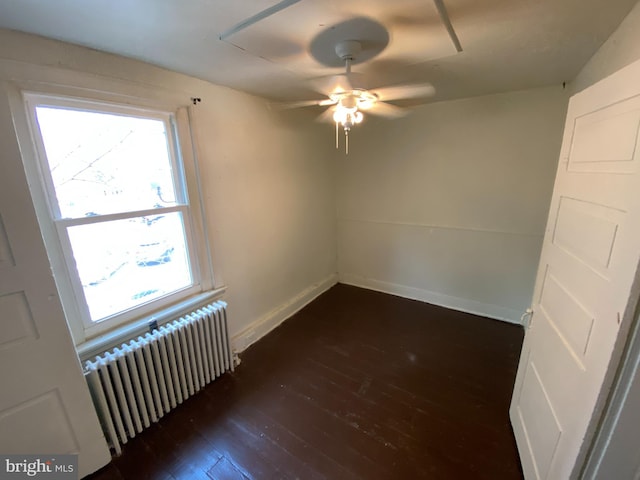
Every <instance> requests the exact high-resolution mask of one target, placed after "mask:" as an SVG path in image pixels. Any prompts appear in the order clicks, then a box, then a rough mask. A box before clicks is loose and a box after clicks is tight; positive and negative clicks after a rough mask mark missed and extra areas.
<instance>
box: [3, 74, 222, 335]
mask: <svg viewBox="0 0 640 480" xmlns="http://www.w3.org/2000/svg"><path fill="white" fill-rule="evenodd" d="M58 90H59V89H58V88H56V87H55V86H52V88H45V89H38V90H29V89H19V90H18V91H16V92H15V93H16V94H17V95H14V96H13V101H12V102H11V103H12V111H13V113H14V121H16V127H17V128H16V131H17V133H18V139H19V141H20V144H21V147H23V162H24V164H25V170H26V172H27V175H28V178H29V179H30V183H31V185H30V188H31V190H32V196H33V198H34V206H35V207H36V213H37V214H38V220H39V223H40V225H41V229H42V231H43V237H44V239H45V244H46V246H47V253H48V255H49V259H50V261H51V265H52V270H53V273H54V277H55V279H56V284H57V286H58V291H59V294H60V298H61V301H62V305H63V308H64V311H65V315H66V317H67V321H68V323H69V326H70V329H71V332H72V335H73V338H74V341H75V343H76V345H79V344H86V342H87V341H89V340H91V342H89V343H92V342H93V343H96V342H97V341H98V342H100V341H102V340H100V339H101V338H102V337H105V338H107V337H109V336H112V337H114V338H121V337H122V334H121V333H118V331H119V330H122V331H124V332H125V334H126V331H127V330H129V331H135V329H134V328H133V326H134V325H135V324H137V325H140V324H145V325H146V323H147V322H148V321H149V320H150V319H160V320H161V319H162V318H164V317H166V316H167V315H173V314H175V312H179V311H183V310H185V309H189V308H190V307H191V306H195V305H196V304H198V303H203V300H204V299H208V298H211V297H212V296H213V295H214V294H216V295H218V294H219V293H221V291H224V289H223V288H222V289H218V290H217V291H215V290H213V289H214V278H213V268H212V260H211V254H210V250H209V245H208V241H207V231H206V224H205V223H204V204H203V199H202V195H201V189H200V185H199V178H198V177H199V175H198V166H197V162H196V159H195V151H194V145H192V136H191V130H190V125H189V123H190V122H189V114H188V111H187V107H184V106H180V105H172V104H168V105H167V104H165V103H164V102H154V101H153V100H150V99H145V98H140V99H138V101H137V102H136V101H132V99H131V97H128V96H127V97H123V96H121V95H118V94H109V93H108V92H95V91H94V92H91V93H92V94H93V95H87V93H88V92H87V90H86V89H82V88H80V89H76V88H73V87H65V88H63V89H62V90H63V92H59V91H58ZM18 98H19V100H20V103H21V107H22V108H21V112H18V114H17V115H16V112H17V110H18V109H17V108H16V107H17V105H16V103H17V100H18ZM36 106H58V107H62V108H74V109H80V110H88V111H98V112H107V113H116V114H118V113H119V114H125V115H129V116H138V117H142V118H154V119H159V120H161V121H163V122H164V123H165V128H166V132H167V137H168V139H169V148H170V150H171V155H170V156H171V161H172V168H173V172H174V184H175V185H176V195H177V199H179V201H180V205H177V206H175V207H167V208H166V209H165V210H164V211H165V212H169V211H179V212H181V213H182V216H183V222H184V228H185V237H186V243H187V249H188V255H189V263H190V268H191V275H192V281H193V283H192V285H191V286H189V287H187V288H184V289H182V290H179V291H176V292H173V293H172V294H169V295H166V296H164V297H161V298H159V299H157V300H152V301H150V302H148V303H145V304H143V305H141V306H138V307H134V308H132V309H130V310H127V311H125V312H123V313H122V314H120V315H117V316H113V317H110V318H108V319H105V320H103V321H100V322H92V321H91V319H90V315H89V312H88V308H87V304H86V302H85V300H84V292H83V289H82V285H81V284H80V280H79V277H78V274H77V271H76V268H75V263H74V260H73V254H72V251H71V245H70V242H69V238H68V235H67V233H66V228H67V227H69V226H72V225H78V224H88V223H95V222H96V221H99V220H100V221H105V220H117V219H119V218H127V217H130V216H131V214H130V213H123V214H119V213H118V214H109V215H101V216H100V217H99V218H96V217H86V218H82V219H73V220H70V219H62V218H60V212H59V211H58V204H57V198H56V196H55V188H54V186H53V182H52V180H51V174H50V170H49V165H48V161H47V158H46V155H45V149H44V144H43V141H42V136H41V134H40V131H39V127H38V122H37V118H36V110H35V108H36ZM27 133H28V134H27ZM178 195H179V196H178ZM142 214H150V215H152V214H158V211H157V210H156V209H150V210H145V211H138V212H136V216H137V215H142ZM114 329H115V330H114ZM114 331H115V333H114Z"/></svg>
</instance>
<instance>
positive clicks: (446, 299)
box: [340, 273, 523, 325]
mask: <svg viewBox="0 0 640 480" xmlns="http://www.w3.org/2000/svg"><path fill="white" fill-rule="evenodd" d="M340 283H344V284H347V285H353V286H354V287H362V288H367V289H369V290H376V291H378V292H383V293H390V294H392V295H397V296H399V297H403V298H410V299H412V300H420V301H421V302H426V303H430V304H432V305H438V306H440V307H445V308H450V309H451V310H457V311H460V312H465V313H472V314H474V315H480V316H483V317H488V318H492V319H494V320H501V321H503V322H508V323H515V324H518V325H521V324H522V322H521V321H520V316H521V314H522V313H523V312H518V311H517V310H513V309H511V308H507V307H501V306H499V305H492V304H488V303H482V302H478V301H477V300H470V299H467V298H460V297H453V296H451V295H445V294H442V293H437V292H431V291H429V290H423V289H421V288H415V287H408V286H406V285H400V284H397V283H390V282H383V281H381V280H375V279H372V278H365V277H360V276H358V275H352V274H348V273H345V274H340Z"/></svg>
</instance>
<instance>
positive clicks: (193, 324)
mask: <svg viewBox="0 0 640 480" xmlns="http://www.w3.org/2000/svg"><path fill="white" fill-rule="evenodd" d="M226 307H227V305H226V303H224V302H221V301H218V302H214V303H212V304H209V305H207V306H205V307H202V308H200V309H199V310H197V311H195V312H192V313H190V314H188V315H185V316H184V317H182V318H180V319H177V320H174V321H171V322H168V323H166V324H164V325H162V326H161V327H159V328H158V329H156V330H154V331H153V332H151V333H147V334H146V335H144V336H141V337H138V338H137V339H134V340H131V341H129V342H128V343H124V344H123V345H122V346H121V347H119V348H114V349H113V350H111V351H109V352H105V353H104V354H102V355H100V356H98V357H96V358H95V360H89V361H87V362H86V363H85V369H84V370H85V377H86V379H87V383H88V384H89V390H90V392H91V397H92V399H93V402H94V404H95V407H96V411H97V412H98V417H99V419H100V423H101V425H102V428H103V430H104V434H105V436H106V438H107V441H108V442H109V443H110V445H111V447H112V448H113V449H114V450H115V452H116V454H120V453H121V452H122V444H125V443H127V439H128V438H133V437H134V436H135V435H136V433H140V432H141V431H142V430H144V429H145V428H147V427H149V426H150V425H151V423H152V422H157V421H158V420H159V419H160V418H161V417H162V416H163V415H164V414H165V413H167V412H169V411H170V410H172V409H173V408H175V407H176V406H177V405H178V404H180V403H182V402H183V401H184V400H186V399H187V398H189V397H190V396H191V395H193V394H194V393H195V392H197V391H198V390H200V389H201V388H202V387H203V386H205V385H207V384H208V383H209V382H211V381H212V380H215V379H216V378H217V377H219V376H220V375H222V374H223V373H224V372H227V371H229V370H231V371H233V368H234V364H233V353H232V351H231V345H230V343H229V333H228V329H227V315H226Z"/></svg>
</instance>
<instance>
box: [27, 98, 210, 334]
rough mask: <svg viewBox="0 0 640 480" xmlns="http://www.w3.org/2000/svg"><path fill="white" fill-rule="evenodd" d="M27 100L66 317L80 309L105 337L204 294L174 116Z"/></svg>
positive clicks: (87, 327) (86, 323)
mask: <svg viewBox="0 0 640 480" xmlns="http://www.w3.org/2000/svg"><path fill="white" fill-rule="evenodd" d="M26 100H27V108H28V110H29V114H30V119H31V124H32V133H33V137H34V141H35V145H36V151H37V153H38V155H37V157H38V163H39V165H38V166H39V172H40V177H41V183H42V185H43V190H44V197H45V198H46V203H47V206H48V211H49V215H50V222H51V224H52V226H53V230H55V237H56V238H55V242H56V243H57V245H56V249H55V250H57V251H58V253H59V254H60V257H61V258H60V261H59V262H55V261H54V262H52V263H53V265H54V274H55V275H56V279H57V280H58V278H59V277H60V276H64V277H65V279H66V282H67V285H68V287H69V288H68V289H65V288H62V289H61V296H62V299H63V305H64V307H65V312H67V316H69V312H70V311H75V312H76V315H77V316H78V317H79V319H78V320H79V321H80V322H82V325H83V327H84V331H85V332H89V333H91V332H99V331H104V330H106V329H109V328H113V327H114V326H116V325H118V324H121V323H124V322H126V321H128V320H132V319H134V318H138V317H140V316H143V315H145V314H148V313H149V312H152V311H155V310H158V309H160V308H162V307H164V306H168V305H170V304H172V303H175V302H178V301H180V300H183V299H185V298H187V297H189V296H190V295H193V294H195V293H198V292H200V291H202V282H201V278H200V272H201V271H202V270H203V269H202V268H200V267H201V265H200V262H199V259H198V250H197V248H196V243H198V242H196V239H195V238H194V237H195V233H194V232H195V229H194V218H193V213H194V212H192V207H191V205H190V203H189V195H188V191H187V182H186V177H185V169H184V164H183V161H182V158H181V155H180V148H179V142H178V135H177V128H176V120H175V116H174V115H173V114H172V113H170V112H162V111H155V110H148V109H138V108H132V107H129V106H120V105H112V104H106V103H95V102H91V101H87V100H79V99H71V98H61V97H48V96H42V95H32V94H28V95H26ZM200 243H202V242H200ZM47 247H48V249H50V247H51V245H49V244H48V245H47ZM50 256H51V253H50ZM56 263H59V265H58V267H57V268H56ZM65 290H68V291H67V292H66V293H65ZM71 304H73V305H72V306H70V305H71ZM72 316H73V315H72ZM85 336H87V335H85Z"/></svg>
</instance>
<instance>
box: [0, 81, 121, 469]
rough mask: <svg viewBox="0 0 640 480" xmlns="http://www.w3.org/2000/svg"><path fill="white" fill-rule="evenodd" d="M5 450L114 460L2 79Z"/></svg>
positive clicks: (92, 464)
mask: <svg viewBox="0 0 640 480" xmlns="http://www.w3.org/2000/svg"><path fill="white" fill-rule="evenodd" d="M0 145H2V148H1V151H0V453H1V454H13V453H15V454H39V455H47V454H67V453H73V454H79V457H78V462H79V472H80V475H81V476H82V475H86V474H88V473H90V472H92V471H95V470H96V469H98V468H100V467H101V466H103V465H105V464H106V463H108V462H109V460H110V453H109V449H108V447H107V444H106V441H105V439H104V436H103V434H102V431H101V430H100V425H99V423H98V419H97V416H96V413H95V410H94V409H93V405H92V403H91V398H90V395H89V391H88V389H87V385H86V383H85V380H84V377H83V375H82V370H81V368H80V363H79V361H78V358H77V356H76V353H75V349H74V346H73V342H72V340H71V336H70V334H69V329H68V327H67V324H66V321H65V318H64V315H63V311H62V307H61V305H60V302H59V300H58V295H57V291H56V285H55V283H54V280H53V277H52V275H51V269H50V268H49V261H48V259H47V254H46V251H45V247H44V243H43V240H42V237H41V235H40V230H39V228H38V222H37V219H36V215H35V212H34V209H33V204H32V201H31V196H30V194H29V189H28V186H27V181H26V178H25V173H24V169H23V167H22V160H21V157H20V151H19V149H18V144H17V140H16V134H15V131H14V129H13V122H12V117H11V113H10V111H9V102H8V97H7V94H6V89H4V88H3V85H2V84H1V83H0Z"/></svg>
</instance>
